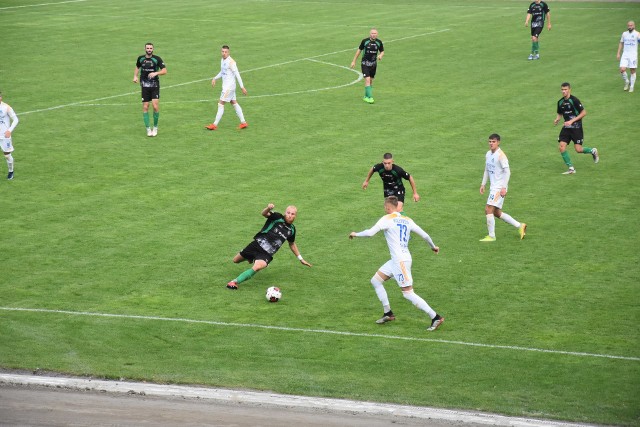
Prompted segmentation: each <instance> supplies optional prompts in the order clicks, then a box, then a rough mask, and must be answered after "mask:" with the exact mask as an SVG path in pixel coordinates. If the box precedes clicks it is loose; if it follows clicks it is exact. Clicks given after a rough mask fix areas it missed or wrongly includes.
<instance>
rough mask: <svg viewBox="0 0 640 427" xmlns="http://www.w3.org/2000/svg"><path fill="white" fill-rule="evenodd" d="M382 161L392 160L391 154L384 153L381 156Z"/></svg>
mask: <svg viewBox="0 0 640 427" xmlns="http://www.w3.org/2000/svg"><path fill="white" fill-rule="evenodd" d="M382 158H383V159H393V154H391V153H384V155H383V156H382Z"/></svg>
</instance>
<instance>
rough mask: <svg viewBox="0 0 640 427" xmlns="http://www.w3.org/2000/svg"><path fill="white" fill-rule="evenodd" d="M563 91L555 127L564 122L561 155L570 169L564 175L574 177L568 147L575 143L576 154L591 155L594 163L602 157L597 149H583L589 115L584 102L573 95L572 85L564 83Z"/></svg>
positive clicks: (559, 138) (561, 135)
mask: <svg viewBox="0 0 640 427" xmlns="http://www.w3.org/2000/svg"><path fill="white" fill-rule="evenodd" d="M560 90H561V91H562V98H560V99H559V100H558V108H557V109H556V112H557V113H558V115H557V116H556V119H555V120H554V121H553V125H554V126H555V125H557V124H558V123H559V122H560V121H561V120H562V121H563V125H562V130H561V131H560V135H559V136H558V143H559V144H560V145H559V147H558V148H559V149H560V155H561V156H562V160H564V163H565V164H566V165H567V166H568V167H569V169H568V170H567V171H566V172H563V174H564V175H572V174H574V173H576V169H575V168H574V167H573V163H571V158H570V157H569V153H567V145H569V144H571V141H573V148H575V150H576V153H582V154H591V156H592V157H593V162H594V163H598V162H599V161H600V155H599V154H598V149H597V148H595V147H594V148H589V147H583V146H582V143H583V142H584V131H583V129H582V118H583V117H584V116H586V115H587V110H585V109H584V106H583V105H582V102H580V100H579V99H578V98H576V97H575V96H573V95H571V85H570V84H569V83H567V82H565V83H562V85H561V86H560Z"/></svg>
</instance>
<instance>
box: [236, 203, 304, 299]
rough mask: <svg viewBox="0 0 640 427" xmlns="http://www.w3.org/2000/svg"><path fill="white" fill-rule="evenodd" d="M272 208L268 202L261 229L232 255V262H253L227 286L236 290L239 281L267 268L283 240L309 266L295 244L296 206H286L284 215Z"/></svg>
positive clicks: (301, 261) (263, 211)
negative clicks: (294, 223) (242, 247)
mask: <svg viewBox="0 0 640 427" xmlns="http://www.w3.org/2000/svg"><path fill="white" fill-rule="evenodd" d="M273 208H274V205H273V203H269V204H268V205H267V207H266V208H264V209H263V210H262V212H261V215H262V216H263V217H265V218H267V221H266V222H265V223H264V226H262V229H261V230H260V231H259V232H258V233H257V234H256V235H255V236H254V237H253V241H252V242H251V243H249V244H248V245H247V247H246V248H244V249H243V250H241V251H240V252H238V253H237V254H236V256H235V257H233V262H235V263H236V264H238V263H240V262H243V261H248V262H250V263H253V266H252V267H251V268H250V269H248V270H246V271H244V272H242V273H241V274H240V275H239V276H238V277H236V278H235V279H233V280H232V281H230V282H229V283H227V288H229V289H233V290H236V289H238V285H239V284H240V283H242V282H244V281H245V280H249V279H251V278H252V277H253V276H255V274H256V273H257V272H258V271H260V270H262V269H264V268H267V266H268V265H269V263H270V262H271V260H272V259H273V256H274V255H275V254H276V252H278V249H280V247H281V246H282V245H283V244H284V242H285V241H287V242H289V249H291V252H293V254H294V255H295V256H296V257H298V259H299V260H300V263H302V264H303V265H306V266H307V267H311V264H309V263H308V262H307V261H305V260H304V258H303V257H302V255H300V251H299V250H298V246H297V245H296V228H295V227H294V225H293V221H295V219H296V216H297V215H298V208H296V207H295V206H287V210H286V211H285V213H284V215H282V214H281V213H279V212H273Z"/></svg>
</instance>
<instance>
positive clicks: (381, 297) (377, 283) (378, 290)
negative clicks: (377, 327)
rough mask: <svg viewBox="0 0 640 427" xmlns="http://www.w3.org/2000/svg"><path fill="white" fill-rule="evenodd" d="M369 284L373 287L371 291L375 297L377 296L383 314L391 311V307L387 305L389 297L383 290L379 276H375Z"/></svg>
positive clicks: (382, 283)
mask: <svg viewBox="0 0 640 427" xmlns="http://www.w3.org/2000/svg"><path fill="white" fill-rule="evenodd" d="M371 284H372V285H373V289H374V290H375V291H376V295H378V299H379V300H380V302H381V303H382V309H383V310H384V312H385V313H387V312H389V311H391V306H390V305H389V297H388V296H387V291H386V290H385V288H384V282H383V281H382V279H380V276H378V275H377V274H376V275H375V276H373V277H372V278H371Z"/></svg>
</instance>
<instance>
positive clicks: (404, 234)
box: [396, 224, 408, 243]
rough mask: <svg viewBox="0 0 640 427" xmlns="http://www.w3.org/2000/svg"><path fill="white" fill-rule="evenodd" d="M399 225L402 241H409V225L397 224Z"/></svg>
mask: <svg viewBox="0 0 640 427" xmlns="http://www.w3.org/2000/svg"><path fill="white" fill-rule="evenodd" d="M396 225H397V226H398V227H400V241H401V242H404V243H407V241H408V239H407V226H406V225H404V224H396Z"/></svg>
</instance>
